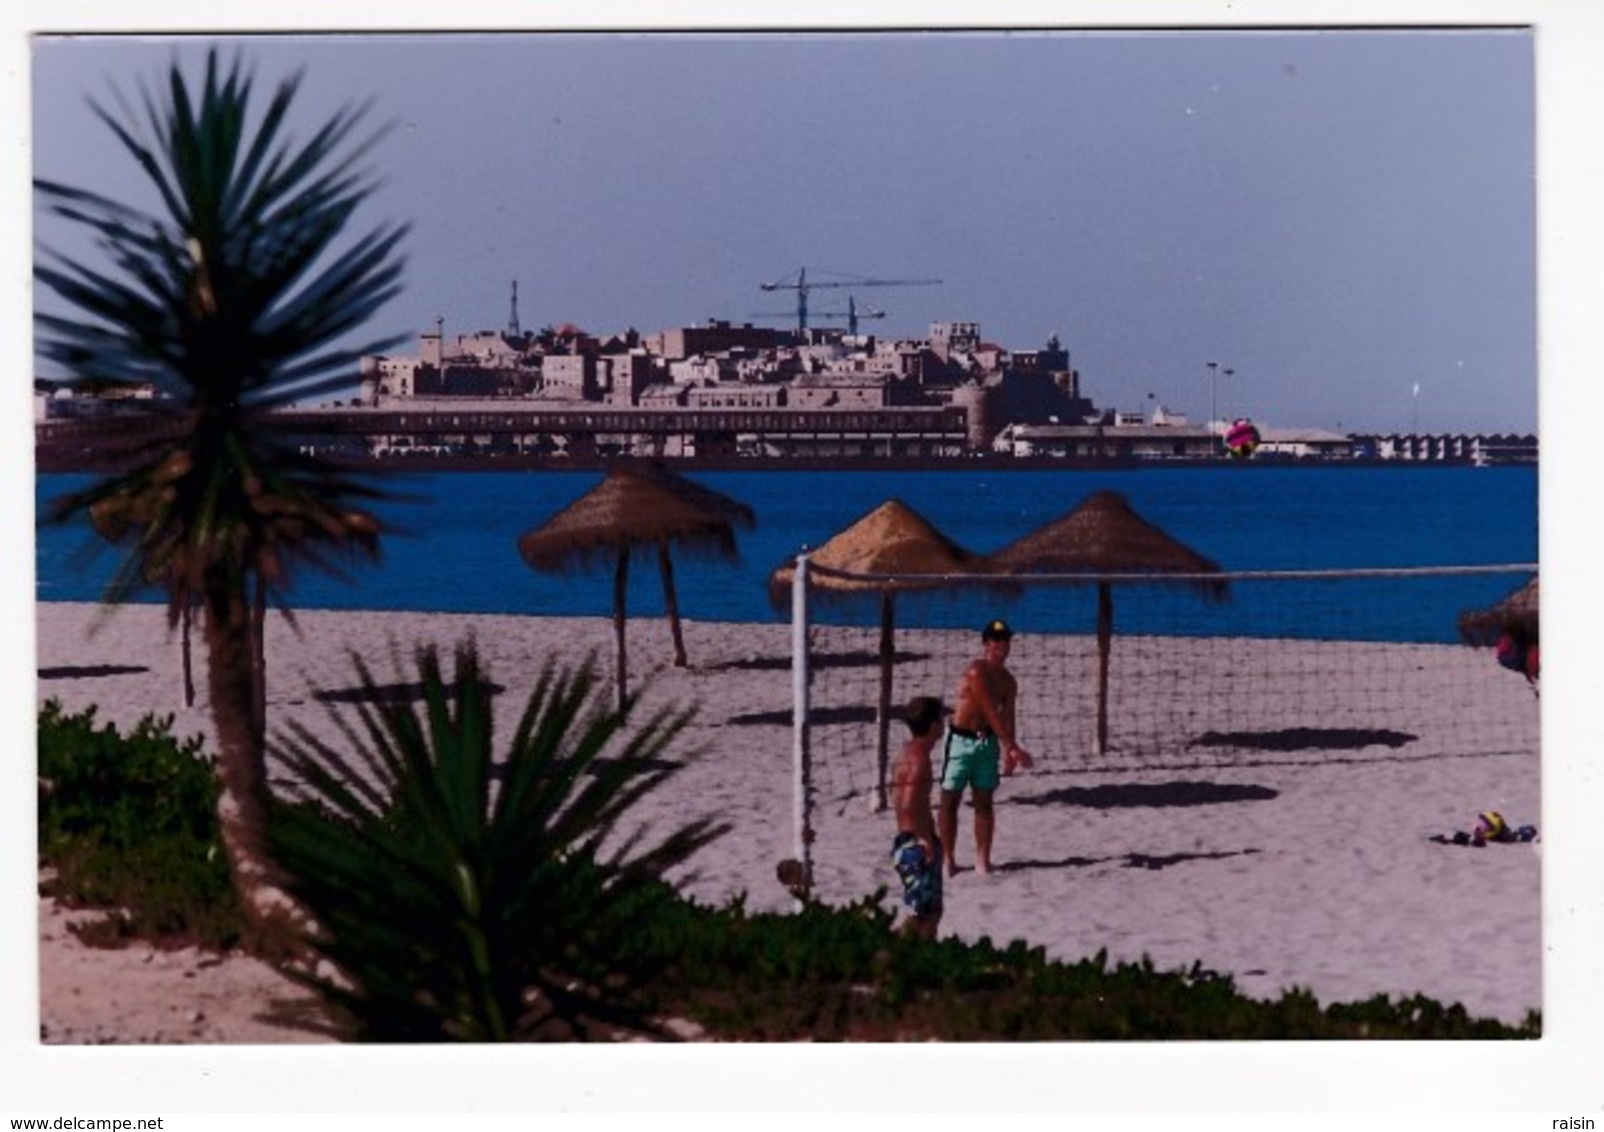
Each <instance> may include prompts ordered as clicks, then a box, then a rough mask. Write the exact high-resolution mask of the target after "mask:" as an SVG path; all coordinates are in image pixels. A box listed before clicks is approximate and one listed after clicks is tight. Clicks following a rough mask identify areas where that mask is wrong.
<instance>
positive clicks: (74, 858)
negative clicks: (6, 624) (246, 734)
mask: <svg viewBox="0 0 1604 1132" xmlns="http://www.w3.org/2000/svg"><path fill="white" fill-rule="evenodd" d="M172 724H173V720H172V717H171V716H166V717H160V718H158V717H156V716H146V717H145V718H144V719H142V720H140V721H139V723H137V724H135V725H134V728H133V729H132V730H131V731H130V732H129V733H128V734H127V735H123V734H120V733H119V732H118V730H117V728H116V726H115V725H112V724H106V725H104V726H97V724H96V722H95V709H94V708H93V707H91V708H88V709H87V710H85V711H83V712H80V713H78V714H75V715H68V714H65V713H64V712H63V711H62V708H61V705H60V703H58V702H57V701H55V700H51V701H49V702H48V703H46V704H45V706H44V707H43V708H42V709H41V710H40V712H39V857H40V861H41V863H42V864H45V865H48V866H49V867H50V868H51V869H52V871H53V873H54V876H53V878H52V879H51V880H50V881H49V884H48V889H47V891H48V894H49V895H53V896H56V897H57V898H59V899H61V900H63V901H65V902H67V903H70V904H75V905H80V906H89V907H101V908H108V909H111V914H110V915H109V917H108V918H107V919H106V920H105V921H102V922H101V923H99V924H98V925H91V926H90V927H88V928H86V929H83V930H81V931H80V934H81V935H82V936H83V937H84V938H85V939H86V941H88V942H92V943H112V942H115V941H117V940H119V939H125V938H127V937H140V938H147V939H154V940H158V941H164V942H172V943H196V944H200V945H202V946H208V947H214V948H223V947H228V946H231V945H232V944H233V943H235V942H236V941H237V940H238V938H239V935H240V930H241V925H242V920H241V918H240V913H239V907H238V904H237V902H236V900H235V897H234V891H233V887H232V885H231V884H230V883H229V875H228V865H227V861H226V859H225V857H224V854H223V851H222V845H221V841H220V839H219V832H218V822H217V799H218V796H219V793H220V787H219V785H218V781H217V775H216V771H215V769H214V764H213V760H211V759H209V758H207V757H206V756H205V755H204V754H203V753H202V750H201V744H200V740H199V739H198V738H196V739H189V740H186V741H183V742H180V741H179V740H177V739H175V738H174V737H173V735H172Z"/></svg>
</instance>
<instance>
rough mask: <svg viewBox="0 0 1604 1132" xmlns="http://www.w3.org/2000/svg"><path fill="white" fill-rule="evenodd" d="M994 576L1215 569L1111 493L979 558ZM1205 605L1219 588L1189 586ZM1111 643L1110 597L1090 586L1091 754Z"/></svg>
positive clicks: (1100, 738)
mask: <svg viewBox="0 0 1604 1132" xmlns="http://www.w3.org/2000/svg"><path fill="white" fill-rule="evenodd" d="M987 567H988V568H989V569H990V570H992V571H994V572H996V573H1000V574H1084V575H1092V576H1098V575H1111V574H1217V573H1219V572H1220V568H1219V566H1217V565H1216V564H1215V563H1214V562H1212V561H1210V560H1209V559H1207V558H1205V557H1203V555H1201V554H1199V553H1198V552H1197V551H1195V550H1193V549H1192V548H1191V547H1188V546H1186V545H1185V544H1184V543H1181V542H1179V541H1177V540H1176V539H1174V538H1172V537H1171V536H1170V535H1168V534H1166V533H1165V532H1164V531H1162V530H1160V529H1159V528H1158V527H1155V526H1154V525H1153V524H1152V523H1149V522H1148V521H1147V520H1146V519H1143V518H1142V517H1141V516H1140V515H1138V514H1137V513H1136V512H1135V511H1134V510H1133V509H1132V508H1131V505H1130V502H1129V501H1128V500H1127V499H1126V498H1125V497H1124V496H1123V495H1121V494H1119V493H1118V492H1114V491H1099V492H1096V493H1094V494H1093V495H1091V496H1088V497H1087V498H1086V500H1085V501H1084V502H1082V503H1081V505H1080V506H1079V507H1076V508H1075V509H1074V510H1073V511H1071V512H1069V513H1068V514H1067V515H1064V516H1062V517H1061V518H1058V519H1055V520H1053V521H1052V522H1050V523H1047V524H1046V525H1045V526H1042V527H1039V528H1037V529H1036V530H1035V531H1032V532H1031V533H1030V534H1028V535H1025V536H1024V537H1023V538H1020V539H1017V540H1016V541H1014V542H1012V543H1010V544H1009V545H1008V546H1005V547H1004V548H1003V549H1001V550H999V551H997V553H995V554H993V555H991V556H990V557H989V558H988V559H987ZM1195 584H1197V585H1199V586H1200V588H1201V589H1202V590H1203V591H1204V593H1205V594H1207V595H1208V596H1209V597H1210V598H1213V599H1216V600H1219V599H1223V598H1224V597H1225V596H1226V594H1227V592H1228V591H1227V589H1226V585H1225V583H1224V582H1222V581H1207V580H1197V581H1196V583H1195ZM1113 637H1114V594H1113V586H1112V584H1111V582H1110V581H1109V580H1107V578H1106V577H1105V578H1102V579H1101V580H1099V581H1098V584H1097V751H1098V753H1099V754H1102V753H1103V752H1104V751H1106V750H1107V749H1108V660H1109V653H1110V651H1111V649H1112V646H1113Z"/></svg>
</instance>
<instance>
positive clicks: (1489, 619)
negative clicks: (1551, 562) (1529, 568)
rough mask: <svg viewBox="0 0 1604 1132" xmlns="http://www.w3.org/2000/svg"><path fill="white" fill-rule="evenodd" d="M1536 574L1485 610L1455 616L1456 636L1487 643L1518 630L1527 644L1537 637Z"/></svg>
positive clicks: (1472, 641) (1494, 642) (1495, 642)
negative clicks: (1457, 620)
mask: <svg viewBox="0 0 1604 1132" xmlns="http://www.w3.org/2000/svg"><path fill="white" fill-rule="evenodd" d="M1537 625H1538V592H1537V575H1535V574H1534V575H1532V578H1531V581H1529V582H1527V583H1526V584H1525V585H1524V586H1522V587H1521V588H1520V589H1518V590H1516V591H1515V592H1514V593H1512V594H1510V595H1509V596H1508V597H1506V598H1505V599H1504V600H1503V601H1500V602H1497V603H1495V604H1493V605H1491V606H1489V607H1487V608H1486V609H1479V610H1471V611H1469V612H1466V613H1461V614H1460V615H1459V636H1460V639H1461V640H1463V641H1464V642H1465V643H1466V644H1467V645H1481V646H1489V645H1495V644H1497V643H1498V638H1500V637H1502V636H1503V635H1504V634H1505V633H1510V632H1513V633H1518V634H1519V635H1520V636H1521V637H1522V639H1524V640H1525V641H1526V642H1528V643H1531V642H1534V641H1536V640H1537Z"/></svg>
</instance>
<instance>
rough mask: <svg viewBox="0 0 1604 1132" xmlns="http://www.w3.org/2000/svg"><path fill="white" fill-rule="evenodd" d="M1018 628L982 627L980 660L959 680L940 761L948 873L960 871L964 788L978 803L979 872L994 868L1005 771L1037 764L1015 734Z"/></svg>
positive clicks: (939, 831)
mask: <svg viewBox="0 0 1604 1132" xmlns="http://www.w3.org/2000/svg"><path fill="white" fill-rule="evenodd" d="M1013 639H1014V631H1013V630H1012V629H1010V628H1009V627H1008V625H1007V623H1006V622H1003V621H991V622H988V623H987V625H986V627H985V628H984V629H982V630H981V631H980V641H981V649H982V652H981V655H980V659H978V660H974V661H971V662H970V664H969V667H967V668H966V669H964V674H963V678H962V679H961V680H960V681H959V682H958V702H957V704H956V705H955V706H954V707H953V712H952V723H951V724H950V725H949V726H948V728H947V741H946V745H945V748H944V750H943V753H942V760H941V816H940V820H939V822H938V824H937V830H936V832H937V834H938V835H939V837H940V838H941V846H942V854H943V856H942V863H943V866H944V868H945V869H946V873H947V875H948V876H952V875H953V873H955V872H957V864H956V862H955V861H954V860H953V841H954V840H955V839H956V837H957V836H958V803H959V802H960V801H961V800H962V799H963V792H964V788H965V787H968V788H970V789H972V790H973V792H974V793H973V798H974V806H975V871H976V872H979V873H981V874H986V873H989V872H991V841H992V834H993V833H994V831H995V829H996V816H995V814H994V813H993V811H992V804H991V803H992V794H993V793H994V792H995V791H996V789H997V783H998V781H999V776H998V770H999V766H998V763H999V758H1000V761H1001V773H1002V774H1005V775H1008V774H1013V773H1014V771H1015V770H1017V769H1018V768H1020V767H1024V768H1026V769H1028V768H1030V767H1031V766H1033V765H1035V761H1036V760H1035V758H1034V757H1033V756H1032V755H1031V754H1030V752H1029V751H1027V750H1025V748H1023V747H1021V746H1020V745H1019V741H1018V739H1016V738H1015V734H1014V707H1015V703H1016V701H1017V700H1018V698H1019V685H1018V683H1017V682H1016V681H1015V680H1014V675H1013V673H1011V672H1009V671H1008V652H1009V648H1010V647H1011V643H1012V641H1013Z"/></svg>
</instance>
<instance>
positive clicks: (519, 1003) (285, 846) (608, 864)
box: [268, 644, 723, 1041]
mask: <svg viewBox="0 0 1604 1132" xmlns="http://www.w3.org/2000/svg"><path fill="white" fill-rule="evenodd" d="M353 659H354V660H355V663H356V666H357V669H358V672H359V674H360V677H361V682H362V688H363V690H364V692H365V695H364V696H363V698H362V701H361V702H360V703H359V705H358V708H357V713H358V716H359V721H358V722H359V724H360V726H359V727H352V726H350V724H349V723H348V721H346V720H345V719H344V718H343V717H342V716H341V714H340V713H339V711H338V710H335V712H334V717H335V721H336V723H337V724H338V725H339V727H340V730H341V731H342V733H343V735H344V738H345V743H344V744H343V745H342V746H341V747H340V748H336V747H334V746H331V745H330V744H328V743H325V742H323V741H322V740H320V739H318V738H317V737H316V736H314V735H313V734H312V733H311V732H310V731H308V730H307V729H306V728H305V727H301V726H296V725H292V732H291V735H290V736H289V737H288V739H287V740H286V741H285V742H283V743H282V744H281V745H280V746H281V747H282V753H283V754H284V756H285V764H286V766H287V768H288V770H289V772H290V773H291V774H292V775H293V776H294V777H295V779H296V780H297V781H299V782H300V783H302V784H304V790H303V794H304V798H303V800H300V801H297V802H292V803H286V804H283V805H280V806H277V807H276V808H275V812H274V814H273V819H272V820H271V821H270V823H269V826H268V830H269V846H270V850H271V852H272V854H273V856H274V857H275V859H276V860H277V861H278V862H279V864H280V865H281V866H282V868H283V870H284V873H285V875H286V877H287V878H288V890H289V892H290V895H291V896H292V897H293V898H294V899H295V900H296V901H297V902H298V903H299V904H300V905H301V906H302V907H303V908H305V909H306V910H307V912H309V913H310V915H311V916H312V918H313V920H314V921H315V926H314V927H313V928H312V929H311V930H310V931H308V932H307V933H306V935H305V937H304V940H305V943H306V945H307V946H308V947H309V948H310V950H311V951H312V952H313V954H314V955H316V956H317V957H318V958H320V959H322V960H326V961H327V963H328V964H330V965H332V967H333V970H332V971H331V972H328V973H326V974H307V973H301V974H297V975H296V976H295V977H296V978H297V980H298V981H301V982H303V983H305V984H306V985H308V986H310V987H312V988H313V989H315V990H316V991H317V992H318V993H319V994H320V995H321V996H322V997H323V998H324V1000H325V1001H326V1002H328V1003H329V1004H330V1006H331V1007H333V1008H334V1010H335V1012H336V1013H337V1015H338V1016H339V1020H340V1022H341V1024H342V1026H343V1027H344V1028H345V1029H346V1030H347V1031H348V1032H349V1033H351V1034H353V1035H355V1036H356V1037H359V1038H366V1039H371V1040H379V1041H448V1040H456V1041H505V1040H509V1039H516V1038H527V1037H550V1038H569V1037H574V1038H583V1037H591V1036H601V1035H604V1034H609V1033H613V1032H616V1030H618V1029H620V1028H622V1029H628V1030H650V1029H651V1028H652V1027H651V1023H650V1021H649V1019H647V1017H646V1016H645V1015H644V1014H643V1013H641V1012H640V1011H639V1010H638V1009H637V1008H636V1007H637V1004H638V1003H639V1001H640V1000H641V995H640V994H639V993H638V991H639V988H640V987H641V986H642V984H643V983H644V981H645V980H646V978H648V977H649V975H650V974H651V973H652V969H651V968H650V967H647V966H643V965H642V964H640V963H637V962H631V961H630V959H631V958H632V956H633V954H634V953H633V952H632V951H631V949H629V947H628V946H627V942H628V940H629V938H630V937H631V935H632V934H633V933H634V932H636V931H638V930H639V925H640V924H642V923H649V922H651V921H653V920H654V919H656V918H658V917H660V916H662V915H663V914H664V913H665V911H666V909H668V908H669V907H671V906H672V905H673V903H674V902H675V897H674V896H673V893H672V892H671V890H669V889H668V888H666V887H664V886H662V885H661V884H659V883H657V878H658V877H660V876H661V875H662V874H663V872H664V871H665V870H667V869H669V868H672V867H673V866H675V865H678V864H680V863H682V862H684V861H685V860H686V859H687V858H689V857H690V856H691V855H692V854H693V853H695V852H696V850H698V849H700V848H701V847H702V846H704V845H706V844H707V843H708V842H709V841H711V840H712V839H713V838H715V837H717V836H718V835H719V834H721V833H722V832H723V827H720V826H716V825H714V824H713V823H712V822H710V821H707V820H698V821H692V822H689V823H687V824H685V825H683V826H682V827H680V828H678V829H676V830H673V831H671V832H670V833H669V834H668V835H667V836H666V837H664V838H663V839H662V840H660V841H658V842H657V843H656V844H651V845H648V844H647V843H646V838H645V834H644V831H642V830H639V829H635V828H629V827H628V825H627V815H628V811H629V810H630V809H631V807H632V806H633V805H634V804H635V803H636V802H637V801H638V800H639V799H640V798H641V797H642V796H643V795H645V794H646V793H648V792H649V791H651V790H653V789H655V788H656V787H657V786H658V785H660V784H661V783H662V782H663V781H664V780H665V779H667V778H669V777H671V776H672V775H674V774H676V773H677V772H678V771H679V770H680V769H681V767H682V765H683V764H681V763H678V762H671V761H668V760H665V759H664V758H663V757H662V756H663V755H664V753H665V752H666V751H667V750H668V748H669V747H670V746H671V745H672V744H673V742H674V740H675V739H676V738H677V737H678V735H679V733H680V732H681V731H682V730H683V728H684V726H685V724H686V723H687V721H688V718H689V717H688V715H686V714H684V713H674V712H669V711H663V712H659V713H658V714H656V715H654V716H652V717H651V718H649V719H646V720H644V721H642V722H640V723H635V722H634V721H633V720H632V718H631V717H632V715H633V714H634V711H635V701H634V699H633V698H630V697H626V698H625V700H624V702H623V705H622V706H621V707H619V708H617V709H613V708H609V707H608V706H607V703H608V697H607V695H606V692H605V690H604V689H602V688H601V687H600V685H599V683H598V681H597V679H596V677H595V674H594V671H593V669H592V668H591V667H590V666H589V665H586V666H585V667H584V668H582V669H581V670H580V671H578V672H577V673H564V672H559V671H558V670H557V669H556V668H555V666H553V665H549V664H548V665H547V666H546V668H545V669H544V671H543V672H542V673H541V674H540V676H539V678H538V679H537V680H536V682H535V687H534V690H533V691H532V692H531V693H530V696H529V700H528V702H527V704H526V705H525V707H524V709H523V714H522V718H521V720H520V722H519V724H518V726H517V729H516V731H515V732H514V734H513V735H512V737H511V740H510V742H509V743H508V744H507V745H506V748H505V749H504V750H498V748H497V744H496V737H495V734H494V729H493V726H492V712H491V704H490V697H491V694H492V693H491V691H490V687H489V685H488V682H487V681H486V680H484V679H483V678H482V676H481V673H480V667H479V659H478V654H477V652H476V650H475V649H474V647H473V646H472V644H468V645H464V646H462V647H459V648H458V649H457V653H456V660H455V667H456V674H455V677H454V679H452V680H451V681H449V682H448V681H447V679H446V678H445V676H444V674H443V673H442V671H441V667H440V658H439V656H438V654H437V653H436V651H435V650H434V649H432V648H429V649H423V650H420V651H419V653H418V655H417V666H418V674H419V676H420V677H421V686H422V700H423V703H422V708H421V710H419V709H418V708H416V707H414V706H413V705H412V704H410V703H383V702H382V700H383V697H382V695H381V692H380V688H379V686H378V685H377V684H376V683H375V681H374V679H373V677H372V676H371V674H370V673H369V671H368V669H367V666H366V665H365V664H363V663H362V661H361V659H360V658H353ZM321 968H322V965H320V969H321Z"/></svg>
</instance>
